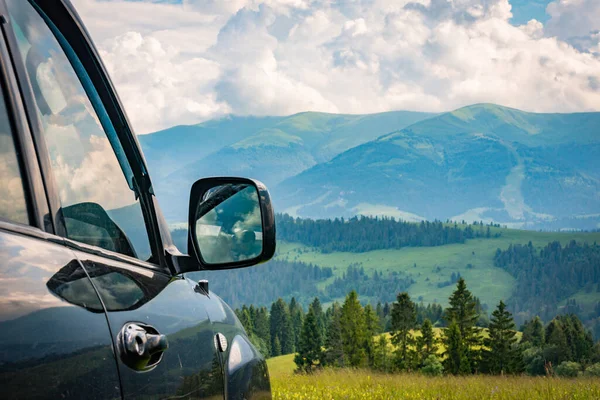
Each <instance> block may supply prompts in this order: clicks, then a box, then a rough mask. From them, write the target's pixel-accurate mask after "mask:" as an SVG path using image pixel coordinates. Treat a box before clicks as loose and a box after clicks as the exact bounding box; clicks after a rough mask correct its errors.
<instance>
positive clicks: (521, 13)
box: [510, 0, 552, 25]
mask: <svg viewBox="0 0 600 400" xmlns="http://www.w3.org/2000/svg"><path fill="white" fill-rule="evenodd" d="M551 1H552V0H511V2H510V3H511V5H512V13H513V17H512V19H511V20H510V21H511V22H512V23H513V24H516V25H521V24H525V23H527V21H529V20H531V19H536V20H538V21H540V22H546V21H548V19H549V18H550V16H549V15H548V14H547V13H546V7H547V6H548V4H550V2H551Z"/></svg>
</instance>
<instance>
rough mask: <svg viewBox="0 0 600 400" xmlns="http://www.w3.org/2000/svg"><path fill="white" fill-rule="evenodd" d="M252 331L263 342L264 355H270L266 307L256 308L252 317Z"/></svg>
mask: <svg viewBox="0 0 600 400" xmlns="http://www.w3.org/2000/svg"><path fill="white" fill-rule="evenodd" d="M254 333H255V334H256V336H258V337H259V338H260V340H262V341H263V342H264V343H265V353H264V354H263V355H264V356H265V357H269V356H270V355H271V334H270V328H269V314H268V311H267V309H266V307H261V308H259V309H257V311H256V316H255V317H254Z"/></svg>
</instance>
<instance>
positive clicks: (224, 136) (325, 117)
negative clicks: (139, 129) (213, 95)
mask: <svg viewBox="0 0 600 400" xmlns="http://www.w3.org/2000/svg"><path fill="white" fill-rule="evenodd" d="M433 115H434V114H429V113H420V112H410V111H394V112H386V113H379V114H370V115H345V114H326V113H316V112H304V113H299V114H294V115H291V116H285V117H235V116H231V117H227V118H223V119H219V120H213V121H208V122H205V123H202V124H198V125H192V126H177V127H173V128H170V129H167V130H164V131H160V132H156V133H153V134H149V135H143V136H140V137H139V141H140V144H141V146H142V149H143V151H144V154H145V156H146V160H147V162H148V165H149V168H150V170H151V172H152V174H153V175H152V176H153V179H154V186H155V190H156V192H157V194H158V196H159V199H160V200H161V203H162V205H163V211H164V212H165V215H166V217H167V219H168V220H169V221H170V222H181V221H185V220H186V213H187V196H188V191H189V187H190V186H191V184H192V183H193V182H194V181H195V180H197V179H199V178H201V177H206V176H217V175H221V176H231V175H234V176H246V177H252V178H255V179H259V180H261V181H263V182H265V183H266V184H267V185H268V186H269V187H270V188H273V187H274V186H276V185H277V184H278V183H279V182H281V181H283V180H285V179H286V178H289V177H291V176H294V175H297V174H299V173H301V172H302V171H304V170H306V169H308V168H310V167H312V166H314V165H317V164H319V163H322V162H326V161H329V160H330V159H331V158H333V157H334V156H336V155H338V154H339V153H342V152H343V151H345V150H348V149H350V148H352V147H355V146H357V145H360V144H362V143H365V142H368V141H370V140H373V139H375V138H377V137H379V136H381V135H384V134H386V133H388V132H391V131H395V130H398V129H402V128H404V127H406V126H409V125H411V124H413V123H415V122H418V121H421V120H423V119H425V118H429V117H431V116H433Z"/></svg>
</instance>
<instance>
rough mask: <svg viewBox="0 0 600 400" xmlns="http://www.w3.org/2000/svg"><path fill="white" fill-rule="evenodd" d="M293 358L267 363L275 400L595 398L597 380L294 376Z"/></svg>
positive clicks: (348, 372)
mask: <svg viewBox="0 0 600 400" xmlns="http://www.w3.org/2000/svg"><path fill="white" fill-rule="evenodd" d="M293 359H294V355H293V354H288V355H285V356H279V357H274V358H271V359H269V360H267V364H268V366H269V374H270V376H271V385H272V390H273V398H274V400H292V399H297V400H322V399H346V400H355V399H356V400H359V399H372V400H392V399H406V400H408V399H415V400H417V399H418V400H421V399H423V400H425V399H431V400H434V399H435V400H441V399H444V400H445V399H448V400H467V399H498V400H508V399H511V400H512V399H514V400H522V399H530V400H542V399H564V400H576V399H590V400H592V399H600V380H599V379H598V378H588V377H579V378H576V379H566V378H547V377H529V376H489V375H471V376H465V377H461V376H442V377H426V376H424V375H422V374H419V373H405V374H381V373H374V372H372V371H367V370H356V369H325V370H323V371H321V372H317V373H314V374H311V375H304V374H296V373H294V368H295V365H294V361H293Z"/></svg>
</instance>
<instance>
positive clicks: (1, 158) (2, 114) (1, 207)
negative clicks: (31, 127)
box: [0, 91, 29, 224]
mask: <svg viewBox="0 0 600 400" xmlns="http://www.w3.org/2000/svg"><path fill="white" fill-rule="evenodd" d="M0 219H4V220H8V221H11V222H18V223H21V224H28V223H29V217H28V215H27V202H26V200H25V191H24V190H23V179H22V178H21V171H20V168H19V161H18V155H17V149H16V147H15V140H14V138H13V132H12V129H11V126H10V121H9V118H8V110H7V108H6V103H5V101H4V96H3V94H2V92H1V91H0Z"/></svg>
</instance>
